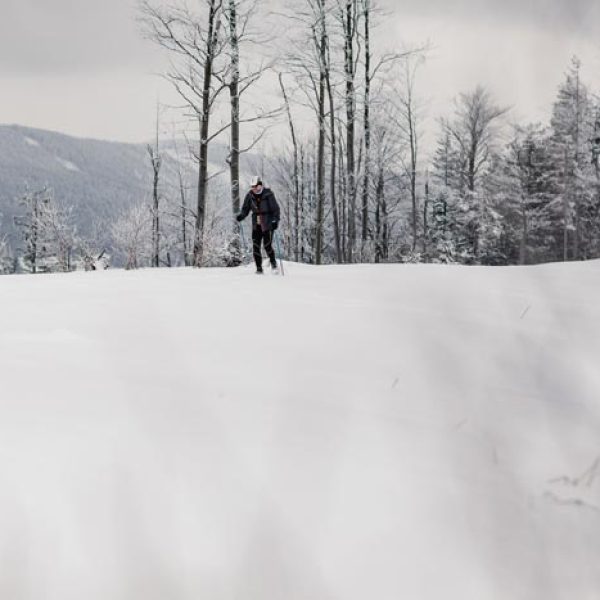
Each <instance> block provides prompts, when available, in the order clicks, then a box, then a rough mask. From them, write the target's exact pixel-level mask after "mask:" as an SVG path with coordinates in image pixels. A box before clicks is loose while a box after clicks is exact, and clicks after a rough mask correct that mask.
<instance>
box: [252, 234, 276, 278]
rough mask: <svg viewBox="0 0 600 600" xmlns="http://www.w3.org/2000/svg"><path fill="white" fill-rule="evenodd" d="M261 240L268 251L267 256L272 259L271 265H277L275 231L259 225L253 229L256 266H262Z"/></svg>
mask: <svg viewBox="0 0 600 600" xmlns="http://www.w3.org/2000/svg"><path fill="white" fill-rule="evenodd" d="M261 242H262V243H263V244H264V246H265V250H266V251H267V256H268V257H269V260H270V261H271V265H274V266H276V265H277V260H276V259H275V251H274V250H273V232H272V231H263V230H262V229H261V227H260V226H259V227H255V228H254V229H253V230H252V251H253V254H254V262H255V263H256V268H257V269H260V268H262V253H261V249H260V245H261Z"/></svg>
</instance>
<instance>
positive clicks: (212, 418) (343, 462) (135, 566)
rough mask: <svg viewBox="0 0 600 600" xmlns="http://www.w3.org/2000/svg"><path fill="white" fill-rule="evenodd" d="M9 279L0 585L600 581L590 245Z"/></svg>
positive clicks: (423, 594)
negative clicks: (539, 262)
mask: <svg viewBox="0 0 600 600" xmlns="http://www.w3.org/2000/svg"><path fill="white" fill-rule="evenodd" d="M286 266H287V274H286V277H285V278H282V277H271V276H265V277H262V278H261V277H256V276H255V275H254V274H253V273H252V270H251V269H250V268H249V267H243V268H240V269H236V270H226V269H215V270H203V271H195V270H189V269H181V270H157V271H152V270H147V271H139V272H124V271H113V272H103V273H99V272H96V273H75V274H69V275H48V276H11V277H2V278H0V303H1V304H0V306H1V307H2V310H1V311H0V374H1V378H0V385H1V399H0V415H1V419H0V598H2V599H4V598H6V599H10V600H20V599H35V600H38V599H44V600H71V599H72V600H75V599H77V600H80V599H82V598H85V599H86V600H96V599H97V600H101V599H102V600H112V599H123V600H125V599H128V600H129V599H139V600H153V599H156V600H158V599H161V600H162V599H178V600H179V599H181V600H188V599H190V600H191V599H194V600H199V599H206V600H234V599H236V600H237V599H240V600H242V599H243V600H259V599H260V600H296V599H298V600H300V599H302V600H318V599H327V600H329V599H340V600H342V599H343V600H365V599H367V598H372V599H377V600H388V599H389V600H392V599H394V600H398V599H400V598H405V599H409V600H433V599H435V600H438V599H444V600H454V599H456V600H508V599H510V600H537V599H539V600H558V599H560V600H563V599H564V600H574V599H577V600H598V598H600V464H599V462H598V457H600V398H599V396H600V394H599V391H600V370H599V369H598V358H600V353H599V350H600V348H599V345H600V342H599V340H600V262H589V263H578V264H568V265H548V266H541V267H529V268H493V269H490V268H465V267H462V268H461V267H456V268H455V267H442V266H408V265H406V266H344V267H322V268H315V267H307V266H300V265H294V264H288V265H286Z"/></svg>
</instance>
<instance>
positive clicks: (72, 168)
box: [56, 156, 80, 171]
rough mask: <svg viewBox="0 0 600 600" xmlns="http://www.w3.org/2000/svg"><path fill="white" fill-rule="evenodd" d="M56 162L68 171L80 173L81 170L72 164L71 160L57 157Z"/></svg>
mask: <svg viewBox="0 0 600 600" xmlns="http://www.w3.org/2000/svg"><path fill="white" fill-rule="evenodd" d="M56 160H57V161H58V162H59V163H60V164H61V165H62V166H63V167H64V168H65V169H67V171H80V168H79V167H78V166H77V165H76V164H75V163H72V162H71V161H70V160H66V159H64V158H60V157H58V156H57V157H56Z"/></svg>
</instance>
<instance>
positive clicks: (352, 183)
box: [342, 0, 357, 262]
mask: <svg viewBox="0 0 600 600" xmlns="http://www.w3.org/2000/svg"><path fill="white" fill-rule="evenodd" d="M356 22H357V17H356V0H346V6H345V11H344V13H343V14H342V24H343V31H344V75H345V78H346V173H347V184H346V185H347V189H346V194H347V196H348V205H349V226H348V238H349V240H348V260H349V262H353V260H354V243H355V238H356V171H355V168H356V165H355V156H354V143H355V106H356V95H355V86H354V77H355V64H354V41H355V37H356V24H357V23H356Z"/></svg>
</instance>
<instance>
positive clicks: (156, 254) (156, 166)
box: [148, 105, 161, 267]
mask: <svg viewBox="0 0 600 600" xmlns="http://www.w3.org/2000/svg"><path fill="white" fill-rule="evenodd" d="M158 111H159V107H158V105H157V106H156V145H155V147H154V148H152V146H150V145H148V154H149V155H150V161H151V163H152V172H153V175H154V176H153V182H152V198H153V204H152V266H153V267H158V266H159V265H160V222H159V212H158V211H159V196H158V180H159V173H160V166H161V159H160V154H159V153H158Z"/></svg>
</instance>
